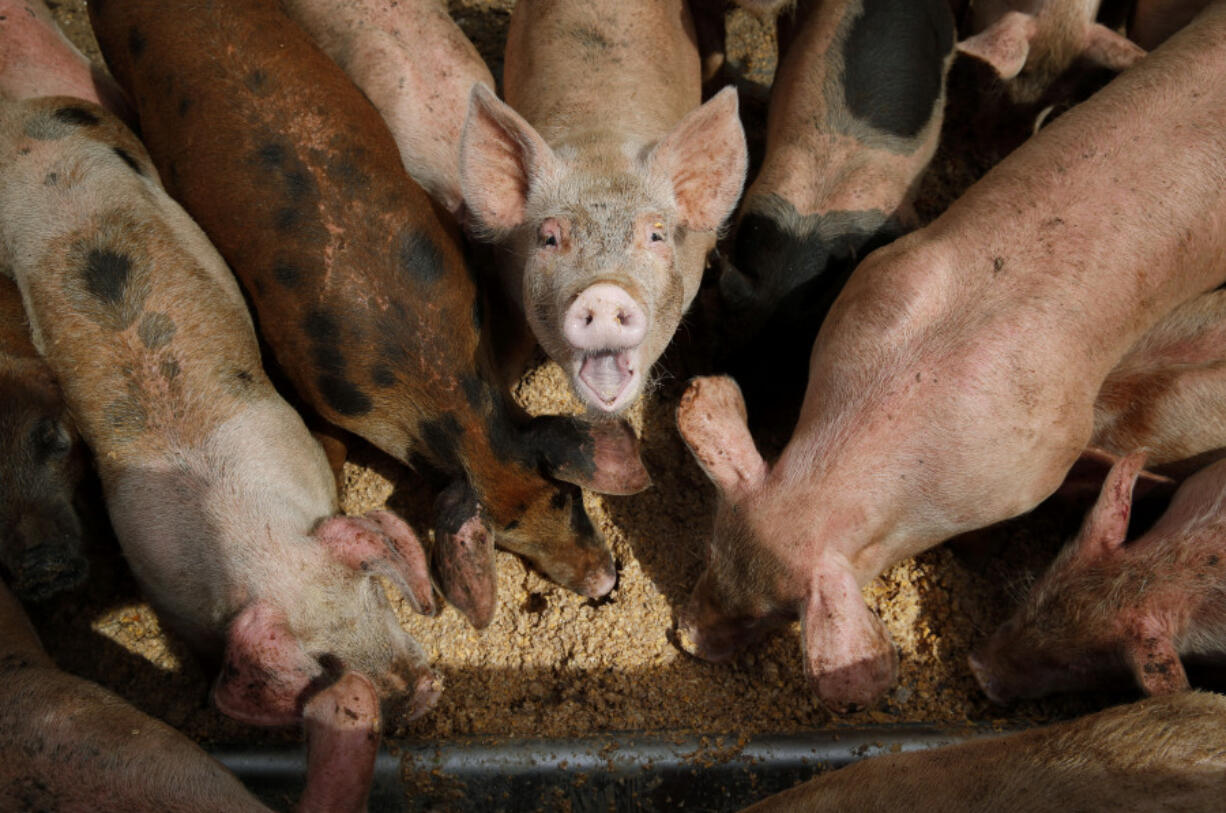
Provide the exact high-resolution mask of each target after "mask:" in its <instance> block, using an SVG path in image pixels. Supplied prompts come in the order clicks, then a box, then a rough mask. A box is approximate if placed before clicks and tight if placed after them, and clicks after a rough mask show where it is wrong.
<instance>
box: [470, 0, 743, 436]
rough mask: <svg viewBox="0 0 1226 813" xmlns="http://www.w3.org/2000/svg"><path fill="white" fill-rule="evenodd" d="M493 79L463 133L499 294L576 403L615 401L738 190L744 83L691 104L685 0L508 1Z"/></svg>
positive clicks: (642, 377)
mask: <svg viewBox="0 0 1226 813" xmlns="http://www.w3.org/2000/svg"><path fill="white" fill-rule="evenodd" d="M503 81H504V84H505V88H506V98H507V102H508V103H509V106H508V105H507V104H503V103H502V102H500V101H499V100H498V99H497V98H496V97H495V96H494V94H493V93H492V92H491V91H490V90H489V89H488V88H485V87H481V86H479V87H477V88H476V89H475V90H474V92H473V96H472V102H471V106H470V112H469V115H468V121H467V123H466V124H465V128H464V137H463V143H462V144H461V148H460V156H461V158H460V182H461V185H462V187H463V190H464V200H465V205H466V206H467V207H468V209H469V214H470V216H471V218H472V226H473V227H474V228H475V229H476V230H477V231H478V232H479V233H482V234H484V235H485V236H487V237H489V238H492V239H493V240H495V241H496V242H497V243H498V244H499V245H500V247H501V248H502V249H503V250H504V251H505V255H506V256H505V262H504V263H503V277H504V280H503V281H504V283H505V287H506V290H507V293H508V296H509V297H510V299H512V300H513V301H514V303H515V304H517V305H518V306H519V307H520V308H521V309H522V313H523V314H524V316H525V317H526V318H527V322H528V324H529V325H530V326H531V332H532V334H533V335H534V336H535V339H536V341H538V342H540V345H541V347H542V348H544V350H545V352H546V354H548V355H549V357H550V358H552V359H554V360H555V361H556V362H557V363H558V364H559V365H561V367H562V368H563V369H564V370H565V371H566V373H567V375H568V376H569V377H570V382H571V386H572V388H573V390H574V392H575V393H576V394H577V395H578V396H579V398H580V400H582V401H583V402H584V403H585V404H586V405H587V406H588V407H589V409H590V410H592V411H594V412H596V413H607V414H616V413H620V412H622V411H624V410H625V409H626V408H628V407H629V406H630V405H631V404H632V403H634V401H635V400H636V399H637V398H638V396H639V394H640V393H642V392H643V388H644V386H645V385H646V382H647V380H648V372H649V370H650V369H651V366H652V365H653V364H654V363H655V361H656V359H658V358H659V356H660V354H661V353H663V352H664V348H665V347H666V346H667V345H668V343H669V341H670V340H671V338H672V336H673V333H674V332H675V331H676V329H677V325H678V323H679V322H680V320H681V316H682V314H683V313H684V312H685V310H686V308H687V307H688V306H689V304H690V302H691V301H692V300H693V299H694V296H695V294H696V293H697V291H698V285H699V282H700V281H701V278H702V271H703V266H704V265H705V262H706V257H707V254H708V253H709V252H710V250H711V249H712V248H713V247H714V245H715V237H716V230H717V229H718V228H719V227H720V225H721V224H722V223H723V222H724V219H725V218H727V217H728V215H729V214H730V213H731V211H732V207H733V206H734V204H735V203H736V200H737V197H738V196H739V195H740V191H741V185H742V183H743V181H744V177H745V167H746V160H747V159H746V152H745V136H744V132H743V130H742V129H741V124H740V121H739V119H738V117H737V99H736V92H735V90H733V89H731V88H727V89H725V90H723V91H721V92H720V93H718V94H716V95H715V97H714V98H712V99H711V100H710V101H708V102H707V103H706V104H704V105H702V106H699V101H700V97H701V87H700V84H701V82H700V77H699V65H698V52H697V48H696V45H695V42H694V30H693V22H692V21H691V19H690V14H689V10H688V8H687V7H686V5H685V4H684V3H683V2H681V0H669V2H639V1H638V0H635V2H621V3H609V4H603V5H599V6H598V5H595V4H591V3H587V2H582V0H527V2H521V3H517V4H516V6H515V9H514V11H513V13H512V15H511V26H510V30H509V32H508V34H507V51H506V66H505V69H504V74H503ZM527 349H529V350H530V349H531V344H529V345H528V346H527ZM526 358H527V356H526V354H524V355H523V356H522V357H521V358H520V359H519V360H518V361H519V362H521V363H522V362H523V361H526ZM507 364H508V366H509V367H511V368H512V369H515V368H517V367H518V366H519V365H518V364H517V363H516V361H515V360H512V361H509V362H507Z"/></svg>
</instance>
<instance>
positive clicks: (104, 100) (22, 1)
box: [0, 0, 135, 125]
mask: <svg viewBox="0 0 1226 813" xmlns="http://www.w3.org/2000/svg"><path fill="white" fill-rule="evenodd" d="M0 95H4V96H9V97H12V98H17V99H26V98H32V97H38V96H77V97H79V98H83V99H86V100H88V101H91V102H95V103H97V104H101V105H102V106H103V107H105V108H107V109H108V110H110V111H112V112H113V113H115V114H116V115H118V116H119V117H120V118H121V119H123V121H124V123H126V124H129V125H130V124H132V123H133V122H134V121H135V119H134V118H133V116H132V108H131V105H130V104H129V103H128V100H127V97H126V96H124V93H123V91H122V90H120V89H119V86H118V85H116V84H115V80H114V79H112V78H111V77H110V76H109V75H108V74H107V73H106V71H104V70H102V69H101V68H100V67H99V66H97V65H94V64H93V63H91V62H90V61H89V60H88V59H86V58H85V55H84V54H82V53H81V51H80V50H78V49H77V47H76V46H75V45H73V44H72V43H71V42H69V41H68V38H67V37H65V36H64V34H63V32H62V31H60V29H59V26H57V25H56V24H55V20H53V19H52V18H51V12H50V11H49V10H48V9H47V6H46V4H45V3H44V2H43V0H0Z"/></svg>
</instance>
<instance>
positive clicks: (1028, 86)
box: [958, 0, 1145, 103]
mask: <svg viewBox="0 0 1226 813" xmlns="http://www.w3.org/2000/svg"><path fill="white" fill-rule="evenodd" d="M1101 4H1102V0H979V2H976V3H974V4H973V6H972V25H971V27H972V30H973V31H974V32H975V33H974V34H973V35H972V36H969V37H967V38H966V39H963V40H961V41H960V42H959V43H958V50H959V51H962V52H963V53H966V54H970V55H971V56H973V57H975V58H976V59H980V60H983V61H984V62H987V63H988V64H989V65H991V66H992V68H993V69H994V70H995V71H996V73H997V75H999V76H1000V78H1001V79H1002V80H1004V81H1005V87H1006V88H1007V89H1008V92H1009V95H1010V97H1012V98H1013V100H1014V101H1015V102H1018V103H1030V102H1035V101H1038V100H1039V99H1040V98H1042V96H1043V94H1044V93H1046V92H1047V90H1048V89H1049V88H1050V87H1051V86H1052V84H1053V83H1054V82H1055V81H1056V79H1058V78H1059V77H1060V75H1061V74H1063V73H1064V72H1065V71H1067V70H1068V69H1069V68H1070V67H1072V66H1073V65H1074V63H1076V62H1077V61H1078V60H1082V61H1084V62H1085V63H1088V64H1090V65H1098V66H1102V67H1104V68H1109V69H1111V70H1115V71H1122V70H1124V69H1125V68H1127V67H1129V66H1131V65H1132V64H1133V63H1134V62H1136V61H1137V60H1138V59H1140V58H1141V57H1143V56H1145V50H1144V49H1142V48H1141V47H1140V46H1138V45H1137V44H1136V43H1134V42H1131V41H1130V40H1128V39H1127V38H1126V37H1124V36H1123V35H1121V34H1117V33H1116V32H1115V31H1112V30H1111V29H1110V28H1108V27H1107V26H1105V25H1103V24H1101V23H1097V22H1095V17H1096V16H1097V14H1098V7H1099V6H1100V5H1101Z"/></svg>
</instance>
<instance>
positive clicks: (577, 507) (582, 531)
mask: <svg viewBox="0 0 1226 813" xmlns="http://www.w3.org/2000/svg"><path fill="white" fill-rule="evenodd" d="M570 529H571V530H572V531H574V532H575V534H576V535H577V536H578V537H579V538H580V539H587V538H589V537H594V536H595V535H596V529H595V528H594V527H592V520H591V519H589V518H588V515H587V511H586V510H585V509H584V507H583V495H582V494H575V495H574V497H573V498H572V499H571V501H570Z"/></svg>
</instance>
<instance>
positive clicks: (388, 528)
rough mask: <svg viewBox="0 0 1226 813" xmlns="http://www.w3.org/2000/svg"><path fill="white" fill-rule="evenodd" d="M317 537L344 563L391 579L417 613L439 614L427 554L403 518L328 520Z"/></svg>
mask: <svg viewBox="0 0 1226 813" xmlns="http://www.w3.org/2000/svg"><path fill="white" fill-rule="evenodd" d="M314 535H315V538H316V539H317V540H318V541H319V542H320V543H321V544H323V545H324V547H326V548H327V549H328V551H329V552H330V553H331V554H332V557H333V558H334V559H336V560H337V561H338V562H340V563H341V564H343V565H348V566H349V567H351V568H353V569H354V570H358V571H361V572H369V571H378V572H380V573H382V574H383V575H385V576H387V577H388V578H389V579H391V580H392V581H393V582H395V584H396V587H398V588H399V589H400V592H401V593H402V594H403V595H404V597H405V598H406V599H408V602H409V604H411V605H412V606H413V609H414V610H416V611H417V612H419V613H422V614H424V615H434V614H435V613H436V612H437V608H436V605H435V602H434V586H433V585H432V584H431V583H430V567H429V565H428V564H427V562H426V551H425V549H424V548H423V547H422V545H421V542H420V541H419V540H418V538H417V535H416V534H415V533H413V529H412V528H410V527H409V526H408V524H407V523H406V522H405V521H404V520H403V519H401V518H400V517H398V516H396V515H395V514H393V513H392V512H390V511H371V512H369V513H368V514H366V515H365V516H362V517H346V516H335V517H328V518H327V519H325V520H324V521H323V522H321V523H320V524H319V527H318V528H316V529H315V534H314Z"/></svg>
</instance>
